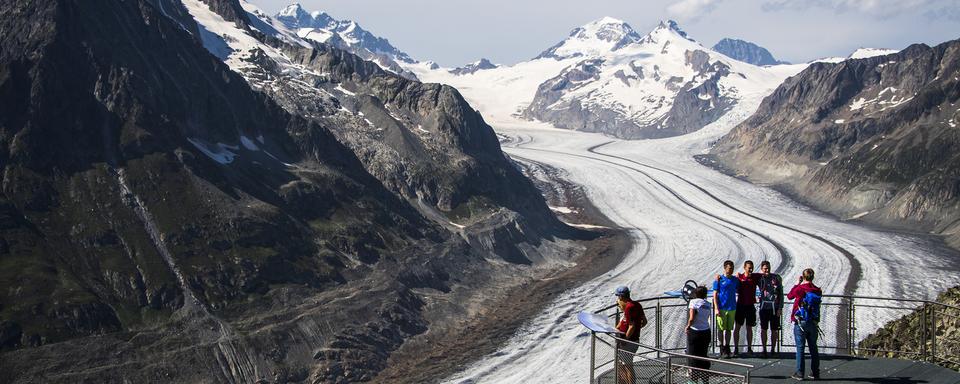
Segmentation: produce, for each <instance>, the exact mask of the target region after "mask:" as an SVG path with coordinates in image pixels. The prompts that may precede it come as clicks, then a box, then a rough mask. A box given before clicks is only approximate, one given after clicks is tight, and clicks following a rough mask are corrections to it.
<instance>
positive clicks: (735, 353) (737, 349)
mask: <svg viewBox="0 0 960 384" xmlns="http://www.w3.org/2000/svg"><path fill="white" fill-rule="evenodd" d="M733 356H735V357H740V347H733Z"/></svg>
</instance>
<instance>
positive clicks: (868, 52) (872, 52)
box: [847, 47, 899, 59]
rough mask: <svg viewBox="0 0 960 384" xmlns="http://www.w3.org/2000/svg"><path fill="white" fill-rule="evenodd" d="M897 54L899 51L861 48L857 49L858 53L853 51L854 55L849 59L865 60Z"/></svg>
mask: <svg viewBox="0 0 960 384" xmlns="http://www.w3.org/2000/svg"><path fill="white" fill-rule="evenodd" d="M897 52H899V51H898V50H896V49H886V48H863V47H861V48H857V50H856V51H853V53H851V54H850V56H848V57H847V58H848V59H865V58H868V57H874V56H884V55H889V54H891V53H897Z"/></svg>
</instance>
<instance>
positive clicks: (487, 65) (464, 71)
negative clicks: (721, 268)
mask: <svg viewBox="0 0 960 384" xmlns="http://www.w3.org/2000/svg"><path fill="white" fill-rule="evenodd" d="M497 67H499V66H498V65H496V64H494V63H491V62H490V60H487V59H480V60H479V61H476V62H473V63H470V64H467V65H464V66H462V67H457V68H454V69H451V70H450V73H452V74H454V75H458V76H459V75H469V74H473V73H477V71H482V70H485V69H494V68H497Z"/></svg>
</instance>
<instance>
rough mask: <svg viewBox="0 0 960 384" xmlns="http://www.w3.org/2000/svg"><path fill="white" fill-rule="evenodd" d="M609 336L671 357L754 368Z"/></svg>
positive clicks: (748, 365) (748, 367)
mask: <svg viewBox="0 0 960 384" xmlns="http://www.w3.org/2000/svg"><path fill="white" fill-rule="evenodd" d="M609 336H610V337H611V338H613V339H614V340H617V341H623V342H627V343H630V344H635V345H638V346H641V347H643V348H646V349H649V350H651V351H652V352H660V353H663V354H666V355H670V356H673V357H685V358H688V359H695V360H704V361H709V362H713V363H718V364H723V365H733V366H737V367H741V368H747V369H753V368H754V366H753V365H750V364H744V363H736V362H733V361H730V360H720V359H714V358H711V357H703V356H694V355H688V354H685V353H676V352H671V351H668V350H665V349H660V348H657V347H651V346H648V345H644V344H640V343H638V342H636V341H631V340H627V339H622V338H619V337H617V336H613V335H609Z"/></svg>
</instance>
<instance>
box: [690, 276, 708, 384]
mask: <svg viewBox="0 0 960 384" xmlns="http://www.w3.org/2000/svg"><path fill="white" fill-rule="evenodd" d="M706 297H707V287H704V286H702V285H701V286H698V287H697V289H696V290H695V291H694V299H693V300H690V304H689V305H688V308H689V316H687V354H688V355H691V356H700V357H707V349H708V348H709V347H710V316H712V315H713V304H711V303H710V302H709V301H707V300H705V299H706ZM689 360H690V361H689V364H688V365H689V366H690V367H693V368H700V369H710V362H709V361H707V360H700V359H689ZM691 373H692V374H691V375H690V376H691V377H690V378H691V379H692V380H695V381H699V380H700V379H703V380H704V381H706V380H707V373H706V372H704V371H700V370H696V369H695V370H692V372H691Z"/></svg>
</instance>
